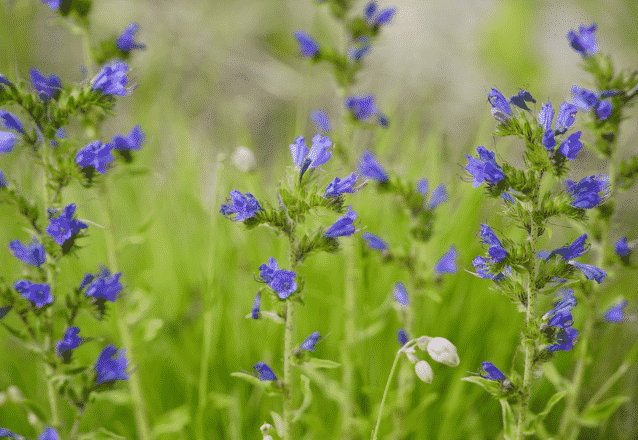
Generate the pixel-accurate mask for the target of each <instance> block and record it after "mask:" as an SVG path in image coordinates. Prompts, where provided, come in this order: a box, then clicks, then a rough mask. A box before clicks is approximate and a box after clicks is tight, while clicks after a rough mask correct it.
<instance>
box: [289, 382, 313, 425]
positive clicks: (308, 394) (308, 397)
mask: <svg viewBox="0 0 638 440" xmlns="http://www.w3.org/2000/svg"><path fill="white" fill-rule="evenodd" d="M301 381H302V382H303V388H302V389H301V393H302V394H303V401H302V402H301V406H300V407H299V408H298V409H297V410H295V411H293V416H292V421H293V422H296V421H297V420H299V419H300V418H301V416H302V415H303V413H304V412H305V411H306V410H307V409H308V407H309V406H310V404H311V403H312V390H311V389H310V379H308V377H307V376H304V375H303V374H302V375H301Z"/></svg>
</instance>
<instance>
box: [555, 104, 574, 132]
mask: <svg viewBox="0 0 638 440" xmlns="http://www.w3.org/2000/svg"><path fill="white" fill-rule="evenodd" d="M577 112H578V107H576V106H575V105H573V104H570V103H568V102H563V103H562V104H561V105H560V108H559V109H558V116H556V131H555V133H556V134H563V133H565V132H566V131H567V130H568V129H569V128H571V126H572V125H574V122H576V118H575V117H574V115H576V113H577Z"/></svg>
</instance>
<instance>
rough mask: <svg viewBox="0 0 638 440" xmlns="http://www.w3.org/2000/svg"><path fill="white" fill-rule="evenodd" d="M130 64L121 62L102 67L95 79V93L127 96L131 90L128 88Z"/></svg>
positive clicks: (93, 88)
mask: <svg viewBox="0 0 638 440" xmlns="http://www.w3.org/2000/svg"><path fill="white" fill-rule="evenodd" d="M127 69H128V64H125V63H123V62H121V61H113V62H112V63H110V64H106V65H105V66H104V67H102V70H100V72H99V73H98V74H97V76H96V77H95V78H93V81H92V82H93V87H92V90H93V91H98V90H99V91H101V92H102V94H104V95H118V96H126V95H127V94H128V92H129V89H127V88H126V84H128V78H127V77H126V70H127Z"/></svg>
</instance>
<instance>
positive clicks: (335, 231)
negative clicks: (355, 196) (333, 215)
mask: <svg viewBox="0 0 638 440" xmlns="http://www.w3.org/2000/svg"><path fill="white" fill-rule="evenodd" d="M356 219H357V213H356V211H353V210H352V205H350V206H348V210H347V211H346V214H345V215H344V216H343V217H339V218H338V219H337V221H336V222H334V223H333V224H332V226H330V227H329V228H328V230H327V231H326V232H325V233H324V234H323V236H324V237H328V238H336V237H348V236H350V235H352V234H354V233H355V227H354V224H353V223H354V221H355V220H356Z"/></svg>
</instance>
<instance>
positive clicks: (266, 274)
mask: <svg viewBox="0 0 638 440" xmlns="http://www.w3.org/2000/svg"><path fill="white" fill-rule="evenodd" d="M278 270H279V265H278V264H277V260H275V259H274V258H273V257H270V258H268V264H262V265H261V266H259V276H260V277H261V279H262V280H264V282H265V283H270V282H272V277H273V276H274V275H275V272H277V271H278Z"/></svg>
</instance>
